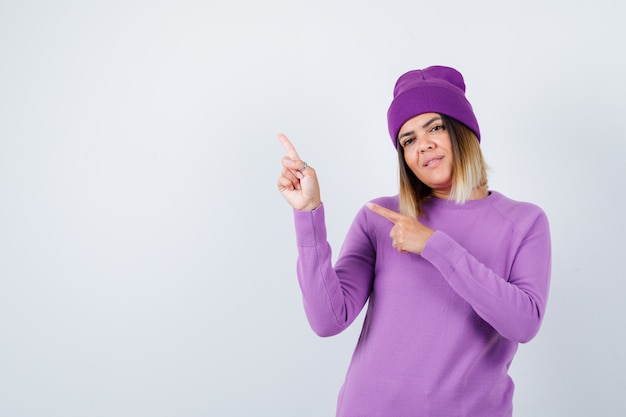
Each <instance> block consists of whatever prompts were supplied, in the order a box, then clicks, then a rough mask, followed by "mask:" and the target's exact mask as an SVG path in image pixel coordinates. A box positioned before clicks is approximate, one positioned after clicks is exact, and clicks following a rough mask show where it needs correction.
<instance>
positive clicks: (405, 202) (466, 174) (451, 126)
mask: <svg viewBox="0 0 626 417" xmlns="http://www.w3.org/2000/svg"><path fill="white" fill-rule="evenodd" d="M440 116H441V119H442V120H443V124H444V127H445V129H446V130H447V131H448V135H450V143H451V144H452V154H453V157H454V163H453V168H452V188H451V191H450V197H449V199H450V200H454V201H456V203H457V204H463V203H465V202H466V201H467V200H468V199H469V198H470V196H471V194H472V192H473V191H474V190H475V189H479V190H484V191H487V188H488V185H487V164H486V163H485V160H484V158H483V153H482V151H481V149H480V144H479V142H478V139H477V138H476V134H474V132H472V131H471V130H470V129H469V128H468V127H467V126H465V125H464V124H463V123H461V122H459V121H457V120H455V119H453V118H451V117H447V116H445V115H443V114H441V115H440ZM398 166H399V173H400V178H399V179H400V212H401V213H402V214H406V215H407V216H412V217H415V218H419V217H421V216H422V215H423V214H424V213H423V210H422V205H423V203H424V201H426V200H427V199H429V198H430V197H431V195H432V189H431V188H430V187H428V186H427V185H426V184H424V183H422V182H421V181H420V180H419V179H418V178H417V176H415V174H414V173H413V171H411V169H410V168H409V167H408V165H407V164H406V161H405V160H404V149H403V147H402V146H400V145H398Z"/></svg>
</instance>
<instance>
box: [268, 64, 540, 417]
mask: <svg viewBox="0 0 626 417" xmlns="http://www.w3.org/2000/svg"><path fill="white" fill-rule="evenodd" d="M387 119H388V125H389V133H390V136H391V139H392V142H393V145H394V146H395V147H396V149H397V151H398V161H399V169H400V190H399V195H398V196H394V197H383V198H378V199H376V200H374V202H372V203H367V204H366V206H365V207H364V208H362V209H361V210H360V212H359V213H358V214H357V215H356V218H355V220H354V222H353V224H352V226H351V227H350V229H349V231H348V234H347V237H346V240H345V242H344V245H343V247H342V249H341V252H340V254H339V256H338V258H337V261H336V263H335V265H334V266H333V265H332V261H331V248H330V246H329V244H328V242H327V240H326V228H325V223H324V206H323V205H322V201H321V198H320V191H319V186H318V181H317V177H316V174H315V170H314V169H313V168H311V167H310V166H308V165H307V164H306V163H305V162H303V161H302V160H301V159H300V157H299V156H298V154H297V152H296V150H295V148H294V147H293V145H291V143H290V142H289V140H288V139H287V138H286V137H285V136H282V135H281V136H280V139H281V141H282V143H283V145H284V147H285V149H286V151H287V156H286V157H284V158H283V161H282V162H283V169H282V172H281V175H280V177H279V180H278V188H279V190H280V192H281V193H282V195H283V196H284V197H285V199H286V200H287V201H288V202H289V204H290V205H291V206H292V207H293V208H294V216H295V227H296V239H297V245H298V263H297V272H298V279H299V282H300V286H301V289H302V292H303V300H304V307H305V311H306V315H307V318H308V320H309V322H310V325H311V327H312V328H313V330H314V331H315V332H316V333H318V334H319V335H320V336H331V335H334V334H337V333H339V332H341V331H342V330H344V329H345V328H346V327H348V325H350V323H351V322H352V321H353V320H354V319H355V318H356V317H357V315H358V314H359V312H360V311H361V309H362V308H363V306H364V305H365V303H366V302H368V309H367V315H366V317H365V320H364V323H363V328H362V331H361V336H360V338H359V341H358V343H357V346H356V349H355V351H354V354H353V357H352V361H351V364H350V367H349V369H348V372H347V375H346V379H345V382H344V385H343V387H342V389H341V392H340V395H339V401H338V406H337V416H341V417H348V416H349V417H409V416H416V417H417V416H428V417H432V416H472V417H475V416H478V417H492V416H494V417H495V416H498V417H505V416H511V415H512V396H513V388H514V385H513V382H512V380H511V378H510V377H509V376H508V368H509V365H510V364H511V361H512V360H513V356H514V354H515V352H516V350H517V346H518V343H524V342H527V341H529V340H530V339H532V338H533V337H534V336H535V334H536V333H537V331H538V330H539V326H540V324H541V321H542V318H543V314H544V311H545V307H546V300H547V295H548V285H549V277H550V232H549V226H548V221H547V218H546V216H545V214H544V212H543V211H542V210H541V209H540V208H539V207H537V206H535V205H532V204H529V203H521V202H516V201H513V200H510V199H508V198H507V197H505V196H504V195H502V194H500V193H498V192H496V191H493V190H492V191H489V190H488V188H487V176H486V168H485V163H484V161H483V156H482V153H481V150H480V146H479V142H480V131H479V127H478V122H477V121H476V117H475V116H474V112H473V110H472V107H471V105H470V103H469V102H468V101H467V99H466V97H465V84H464V80H463V77H462V75H461V74H460V73H459V72H458V71H456V70H455V69H453V68H449V67H442V66H435V67H428V68H425V69H422V70H414V71H410V72H408V73H406V74H404V75H402V76H401V77H400V78H399V79H398V81H397V83H396V86H395V89H394V98H393V101H392V103H391V105H390V107H389V111H388V114H387Z"/></svg>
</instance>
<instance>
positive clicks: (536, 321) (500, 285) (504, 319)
mask: <svg viewBox="0 0 626 417" xmlns="http://www.w3.org/2000/svg"><path fill="white" fill-rule="evenodd" d="M520 233H522V232H520ZM523 233H524V236H523V237H522V239H521V244H520V246H519V248H518V250H517V253H516V254H515V259H514V262H513V265H512V267H511V270H510V274H509V276H505V277H502V276H498V275H497V274H496V273H494V272H493V271H492V270H491V269H489V268H488V267H486V266H485V265H483V264H482V263H480V262H479V261H478V260H477V259H476V258H475V257H473V256H472V255H471V254H470V253H469V252H468V251H467V250H465V249H464V248H463V247H462V246H461V245H459V244H458V243H457V242H456V241H455V240H454V239H452V238H451V237H450V236H449V235H447V234H446V233H444V232H441V231H436V232H435V233H434V234H433V235H432V236H431V237H430V239H429V240H428V242H427V243H426V246H425V247H424V250H423V251H422V257H423V258H425V259H426V260H428V261H429V262H431V263H432V264H433V265H434V266H435V267H436V268H437V269H438V270H439V271H440V272H441V273H442V275H443V276H444V278H445V279H446V280H447V281H448V283H449V284H450V286H451V287H452V288H453V289H454V290H455V291H456V292H457V293H458V294H459V295H460V296H461V297H462V298H463V299H465V301H467V302H468V303H469V304H470V305H471V306H472V307H473V309H474V311H475V312H476V313H477V314H478V315H479V316H480V317H481V318H482V319H483V320H485V321H486V322H487V323H489V324H490V325H491V326H492V327H493V328H494V329H495V330H496V331H498V332H499V333H500V334H501V335H502V336H503V337H505V338H507V339H509V340H512V341H516V342H521V343H525V342H528V341H529V340H531V339H532V338H533V337H534V336H535V335H536V334H537V332H538V331H539V327H540V325H541V321H542V319H543V314H544V311H545V308H546V303H547V297H548V287H549V281H550V268H551V255H550V253H551V249H550V232H549V225H548V220H547V218H546V216H545V214H543V212H541V213H540V214H539V215H538V216H537V217H536V218H535V220H534V222H533V223H532V224H531V225H530V227H529V228H528V230H527V231H525V232H523Z"/></svg>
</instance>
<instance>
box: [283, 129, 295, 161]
mask: <svg viewBox="0 0 626 417" xmlns="http://www.w3.org/2000/svg"><path fill="white" fill-rule="evenodd" d="M278 140H280V143H282V144H283V147H284V148H285V151H286V152H287V155H288V156H289V158H291V159H292V160H294V161H299V160H300V157H299V156H298V152H296V148H294V146H293V145H292V144H291V142H290V141H289V139H287V136H285V135H283V134H282V133H281V134H280V135H278Z"/></svg>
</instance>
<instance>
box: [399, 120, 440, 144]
mask: <svg viewBox="0 0 626 417" xmlns="http://www.w3.org/2000/svg"><path fill="white" fill-rule="evenodd" d="M438 120H441V116H435V117H433V118H432V119H430V120H429V121H427V122H426V123H424V124H423V125H422V129H426V128H427V127H428V126H430V125H431V124H433V123H434V122H436V121H438ZM413 133H414V132H413V131H410V132H406V133H403V134H401V135H400V136H398V143H399V142H400V139H402V138H405V137H407V136H411V135H412V134H413Z"/></svg>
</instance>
